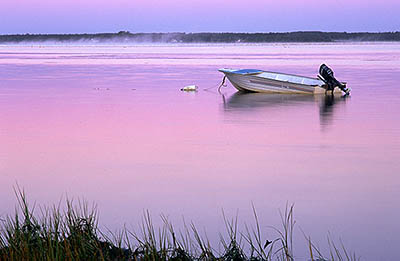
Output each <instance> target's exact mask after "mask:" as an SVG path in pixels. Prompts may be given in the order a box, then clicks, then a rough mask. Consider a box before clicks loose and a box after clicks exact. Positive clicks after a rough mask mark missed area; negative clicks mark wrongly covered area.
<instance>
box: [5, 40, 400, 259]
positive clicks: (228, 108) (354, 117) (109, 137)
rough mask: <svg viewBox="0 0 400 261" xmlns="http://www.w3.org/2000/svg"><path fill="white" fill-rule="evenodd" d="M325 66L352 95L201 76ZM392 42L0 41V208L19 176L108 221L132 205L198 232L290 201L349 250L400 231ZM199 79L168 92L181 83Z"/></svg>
mask: <svg viewBox="0 0 400 261" xmlns="http://www.w3.org/2000/svg"><path fill="white" fill-rule="evenodd" d="M322 62H325V63H327V64H329V65H330V66H331V67H332V68H333V69H334V71H335V74H336V76H337V77H338V78H339V79H340V80H342V81H347V82H348V86H350V87H351V88H352V89H353V92H352V96H351V97H349V98H347V99H342V98H340V97H337V98H335V99H334V100H333V101H332V100H327V99H325V97H324V96H302V95H300V96H299V95H292V96H287V95H265V94H244V95H241V94H239V93H236V91H235V89H234V88H233V87H232V86H231V85H230V84H229V85H228V87H227V88H223V90H222V92H223V94H224V95H219V94H218V93H217V92H216V89H211V90H210V91H203V89H204V88H209V87H213V86H215V85H217V84H218V83H219V82H220V81H221V79H222V75H221V74H220V73H219V72H218V71H217V69H218V68H220V67H232V68H257V69H265V70H272V71H282V72H288V73H295V74H301V75H308V76H313V75H316V73H317V69H318V66H319V64H320V63H322ZM399 82H400V44H395V43H383V44H382V43H380V44H373V43H367V44H355V43H346V44H270V45H225V46H224V45H181V46H176V45H175V46H169V45H166V46H84V47H80V46H0V177H1V183H0V218H1V217H4V216H5V215H8V214H12V213H13V212H14V207H15V205H16V199H15V196H14V192H13V187H15V186H16V184H19V186H20V187H22V188H24V189H25V191H26V192H27V194H28V198H29V199H30V201H31V202H37V204H39V205H44V204H52V203H57V202H58V201H59V200H60V198H61V197H65V196H66V195H68V197H70V198H79V197H83V198H85V199H86V200H88V201H89V202H95V203H97V205H98V208H99V212H100V223H101V225H102V226H106V227H108V228H110V229H111V230H115V229H118V228H120V227H122V226H123V225H124V224H126V225H127V227H128V228H130V227H132V228H135V227H137V224H138V223H139V222H140V220H141V214H142V211H143V210H145V209H148V210H150V212H151V213H152V214H153V216H154V219H155V223H158V224H159V223H161V221H160V220H158V215H159V214H161V213H164V214H167V215H169V217H170V218H171V220H172V221H173V222H175V223H177V226H178V227H179V225H180V224H181V223H182V216H184V217H185V219H186V220H192V221H193V222H194V223H195V224H196V225H197V226H198V227H199V228H200V229H201V230H202V229H203V228H205V230H206V231H207V235H208V237H209V238H210V239H211V240H214V239H215V240H217V239H218V237H219V235H218V232H224V230H223V227H222V224H223V220H222V214H221V213H222V212H221V209H222V208H223V209H224V211H225V213H226V215H227V216H230V217H232V216H235V215H236V212H237V211H238V213H239V223H240V224H241V225H242V224H243V223H244V222H246V223H251V222H252V210H251V204H252V203H254V205H255V207H256V209H257V211H258V214H259V216H260V219H261V225H262V230H263V232H264V233H265V235H266V236H267V237H269V238H274V234H273V232H272V231H271V229H269V228H268V227H267V226H269V225H274V226H278V225H279V224H280V221H279V220H280V218H279V209H281V210H282V209H284V207H285V205H286V203H287V202H289V203H294V204H295V218H296V220H297V224H296V227H297V228H296V235H295V236H296V237H295V238H296V249H295V251H296V252H295V255H296V257H297V260H306V259H307V257H306V241H305V240H304V239H303V235H302V233H301V231H300V228H301V229H302V230H303V231H304V232H305V233H307V234H308V235H310V236H311V237H312V239H314V240H315V241H316V242H318V244H319V245H320V246H321V247H322V248H323V247H324V245H327V244H326V236H327V234H328V232H330V233H331V234H332V235H333V236H334V237H335V238H339V237H340V238H341V239H342V241H343V242H344V244H345V245H346V247H347V248H348V249H350V250H352V251H355V252H356V253H357V254H358V255H359V256H361V257H362V260H395V259H396V258H397V257H398V251H397V247H398V245H399V243H400V240H399V234H400V225H399V223H398V221H399V220H400V207H399V203H398V202H399V198H400V189H399V188H400V176H399V173H400V172H399V171H400V161H399V156H400V117H399V115H398V113H399V112H400V98H399V97H400V88H399V87H400V86H399ZM189 84H196V85H198V86H199V91H198V92H196V93H183V92H181V91H180V88H182V87H183V86H185V85H189Z"/></svg>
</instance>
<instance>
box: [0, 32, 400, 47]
mask: <svg viewBox="0 0 400 261" xmlns="http://www.w3.org/2000/svg"><path fill="white" fill-rule="evenodd" d="M46 42H53V43H59V44H63V43H80V44H113V43H118V44H141V43H142V44H149V43H153V44H156V43H161V44H165V43H168V44H196V43H204V44H207V43H214V44H227V43H233V44H235V43H236V44H242V43H243V44H246V43H253V44H257V43H258V44H261V43H342V42H400V32H380V33H371V32H359V33H346V32H317V31H304V32H288V33H130V32H127V31H121V32H118V33H96V34H29V33H27V34H4V35H0V44H21V43H26V44H29V43H46Z"/></svg>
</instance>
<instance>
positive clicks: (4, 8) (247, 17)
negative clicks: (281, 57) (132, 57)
mask: <svg viewBox="0 0 400 261" xmlns="http://www.w3.org/2000/svg"><path fill="white" fill-rule="evenodd" d="M121 30H128V31H131V32H283V31H301V30H305V31H310V30H320V31H347V32H354V31H374V32H379V31H400V0H386V1H382V0H370V1H368V0H365V1H361V0H304V1H300V0H279V1H278V0H273V1H272V0H264V1H262V0H242V1H236V0H230V1H227V0H224V1H223V0H202V1H200V0H164V1H162V0H146V1H142V0H1V3H0V34H15V33H97V32H118V31H121Z"/></svg>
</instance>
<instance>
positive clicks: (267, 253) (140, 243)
mask: <svg viewBox="0 0 400 261" xmlns="http://www.w3.org/2000/svg"><path fill="white" fill-rule="evenodd" d="M15 193H16V196H17V199H18V205H19V209H18V210H16V212H15V215H14V216H8V217H6V218H5V219H4V220H1V223H0V260H171V261H192V260H193V261H194V260H199V261H200V260H204V261H205V260H207V261H208V260H210V261H213V260H215V261H222V260H229V261H242V260H251V261H258V260H260V261H264V260H266V261H269V260H282V261H283V260H285V261H292V260H295V256H294V253H293V233H294V226H295V220H294V216H293V205H291V206H289V205H287V206H286V208H285V211H284V212H283V213H281V220H282V228H280V229H278V228H273V230H275V231H276V232H277V233H276V236H275V238H270V240H268V239H264V237H263V234H262V231H261V230H262V229H261V226H260V222H259V219H258V216H257V213H256V210H255V207H254V206H253V215H254V225H253V226H248V225H245V231H244V232H239V231H238V217H237V215H236V217H235V218H233V219H231V220H228V219H227V218H226V216H225V214H224V213H223V219H224V223H225V227H226V235H225V236H224V235H223V234H220V245H222V251H217V250H215V248H213V247H212V246H211V244H210V241H209V240H208V239H207V236H202V235H201V234H200V233H199V231H198V230H197V228H196V227H195V225H194V224H193V223H190V225H189V226H188V225H186V222H184V228H183V230H181V231H175V229H174V226H173V224H172V223H171V222H170V221H169V220H168V218H167V217H166V216H161V219H162V221H163V225H162V226H161V227H159V228H156V227H154V225H153V221H152V219H151V215H150V213H149V212H148V211H146V212H145V213H144V215H143V219H142V223H141V230H140V231H139V233H135V232H131V231H129V230H127V229H126V228H123V229H122V230H121V231H119V232H118V233H111V232H110V231H107V233H103V232H101V231H100V230H99V228H98V211H97V208H96V206H91V207H89V206H88V204H87V203H86V202H84V201H78V202H73V201H72V200H66V207H65V210H61V207H60V204H58V205H56V206H53V207H51V208H41V209H40V215H39V218H37V216H35V215H34V213H36V212H35V211H34V210H35V206H33V207H32V208H30V207H29V205H28V202H27V199H26V195H25V193H24V191H23V190H20V189H19V188H17V189H16V190H15ZM307 243H308V248H309V253H310V258H311V260H312V261H317V260H318V261H322V260H332V261H334V260H339V261H341V260H348V261H353V260H358V259H357V257H356V255H355V254H354V253H350V252H349V251H347V250H346V248H345V247H344V246H343V243H342V242H341V245H340V247H338V246H337V244H336V243H334V242H333V240H332V238H331V237H328V244H329V248H330V253H329V257H328V258H324V257H323V255H322V253H321V251H320V250H319V249H318V248H317V247H316V246H315V245H314V244H313V243H312V242H311V239H310V238H309V237H308V238H307Z"/></svg>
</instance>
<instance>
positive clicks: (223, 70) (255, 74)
mask: <svg viewBox="0 0 400 261" xmlns="http://www.w3.org/2000/svg"><path fill="white" fill-rule="evenodd" d="M218 71H220V72H222V73H230V74H236V75H242V76H246V75H250V76H257V75H258V74H261V73H275V74H283V75H288V76H296V77H301V78H307V79H311V80H318V81H321V80H320V79H318V78H313V77H309V76H302V75H298V74H291V73H281V72H273V71H263V70H260V72H259V73H253V74H252V73H249V74H239V73H235V71H239V70H235V71H232V72H228V71H225V69H224V68H222V69H219V70H218ZM260 78H264V77H260ZM268 79H270V78H268ZM271 80H272V79H271Z"/></svg>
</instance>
